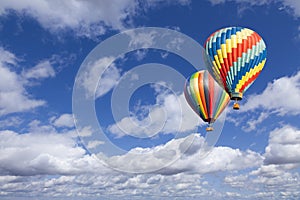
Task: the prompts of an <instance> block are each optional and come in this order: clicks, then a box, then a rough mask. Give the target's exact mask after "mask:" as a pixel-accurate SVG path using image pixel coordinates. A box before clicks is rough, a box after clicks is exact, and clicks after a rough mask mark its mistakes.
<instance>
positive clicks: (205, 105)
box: [184, 70, 230, 124]
mask: <svg viewBox="0 0 300 200" xmlns="http://www.w3.org/2000/svg"><path fill="white" fill-rule="evenodd" d="M184 95H185V98H186V100H187V102H188V104H189V105H190V106H191V108H192V109H193V110H194V112H196V113H197V114H198V115H199V117H200V118H201V119H202V120H203V121H205V122H208V123H209V124H210V123H213V122H214V121H215V120H216V119H217V118H218V116H219V115H220V114H221V113H222V111H223V110H224V109H225V108H226V106H227V105H228V102H229V100H230V98H229V95H228V94H227V93H226V91H225V90H224V89H223V88H222V87H220V86H219V84H218V83H217V82H216V81H215V80H214V79H213V77H212V76H211V75H210V74H209V72H208V71H206V70H203V71H199V72H196V73H194V74H192V75H191V76H190V77H189V78H188V79H187V80H186V82H185V87H184Z"/></svg>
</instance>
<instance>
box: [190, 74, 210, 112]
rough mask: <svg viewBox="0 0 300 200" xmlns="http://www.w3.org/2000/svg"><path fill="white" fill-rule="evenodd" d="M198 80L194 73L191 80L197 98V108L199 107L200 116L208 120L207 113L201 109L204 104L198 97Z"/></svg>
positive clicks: (197, 75)
mask: <svg viewBox="0 0 300 200" xmlns="http://www.w3.org/2000/svg"><path fill="white" fill-rule="evenodd" d="M198 79H199V73H196V74H195V76H194V77H193V79H192V84H193V88H195V89H196V92H195V95H196V98H197V103H198V106H199V107H200V112H202V114H203V115H204V117H205V118H208V116H207V113H206V111H205V109H204V107H203V103H204V102H202V100H201V97H200V92H199V84H198Z"/></svg>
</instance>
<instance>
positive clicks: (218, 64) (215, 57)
mask: <svg viewBox="0 0 300 200" xmlns="http://www.w3.org/2000/svg"><path fill="white" fill-rule="evenodd" d="M214 59H215V61H216V64H217V66H218V69H221V65H220V62H219V57H218V55H215V56H214Z"/></svg>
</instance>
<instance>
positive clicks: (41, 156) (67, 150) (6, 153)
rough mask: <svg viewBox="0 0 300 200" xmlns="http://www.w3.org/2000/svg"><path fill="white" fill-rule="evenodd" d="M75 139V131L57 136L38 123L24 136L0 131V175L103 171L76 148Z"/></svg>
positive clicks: (96, 160) (33, 124) (94, 158)
mask: <svg viewBox="0 0 300 200" xmlns="http://www.w3.org/2000/svg"><path fill="white" fill-rule="evenodd" d="M74 137H75V133H74V131H70V132H62V133H59V132H57V131H56V129H55V128H54V127H52V126H50V125H41V124H40V123H39V122H37V121H33V122H32V123H31V124H30V128H29V132H28V133H25V134H19V133H17V132H14V131H11V130H4V131H0V138H1V141H0V146H1V149H0V152H1V156H0V160H1V162H0V163H1V164H0V174H1V175H12V176H33V175H40V174H46V175H51V174H53V175H54V174H56V175H57V174H65V175H70V174H78V173H86V172H91V171H95V169H96V168H97V169H99V168H102V167H103V165H101V163H100V162H99V161H98V159H97V158H96V157H95V156H90V155H86V152H85V150H84V149H83V148H81V147H79V146H77V144H76V140H75V139H74ZM101 166H102V167H101Z"/></svg>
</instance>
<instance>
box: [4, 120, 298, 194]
mask: <svg viewBox="0 0 300 200" xmlns="http://www.w3.org/2000/svg"><path fill="white" fill-rule="evenodd" d="M297 131H298V130H297V129H295V128H293V127H289V126H286V127H283V128H282V130H281V129H280V130H279V129H276V130H274V131H273V132H271V134H270V139H269V146H271V145H272V144H276V143H280V144H284V145H287V146H288V145H291V144H292V145H294V144H296V143H297V142H298V135H297V134H298V133H297ZM298 132H299V131H298ZM101 144H102V142H101V141H97V140H95V141H93V142H91V143H89V144H88V145H89V146H90V148H93V147H96V146H97V145H101ZM0 146H1V149H0V190H1V194H0V196H1V199H2V197H3V198H4V199H5V197H12V196H14V195H13V194H14V193H15V192H18V194H20V195H21V196H22V195H24V196H28V194H29V195H37V194H43V195H45V199H46V198H47V197H49V198H50V197H53V195H55V196H57V197H61V198H63V197H66V196H70V197H74V198H79V196H78V194H79V193H80V194H81V196H80V197H81V198H82V197H98V196H97V195H100V196H101V197H102V198H104V197H105V195H108V197H110V199H113V198H115V197H116V198H120V196H121V197H122V199H130V198H132V195H133V194H134V196H136V197H137V199H140V198H141V197H142V196H146V197H147V199H151V198H152V197H153V199H158V198H161V197H163V196H170V195H171V196H174V194H176V195H178V196H183V197H184V198H185V199H186V198H187V197H188V198H197V199H199V198H202V197H203V198H207V197H214V199H218V198H221V199H222V198H229V197H232V198H234V197H233V196H235V197H237V196H239V195H241V194H243V189H245V188H247V191H248V192H247V195H246V196H245V198H250V199H253V198H271V197H272V194H273V196H274V195H275V194H276V195H279V196H280V197H289V196H291V195H294V196H297V195H299V192H298V190H297V189H295V188H299V186H300V182H299V180H300V179H299V178H300V177H299V174H298V173H297V172H292V171H291V170H292V169H294V168H295V167H297V166H299V163H294V162H293V159H292V160H290V158H289V155H290V154H286V155H284V156H287V157H286V158H283V156H280V159H281V160H282V159H285V161H286V162H280V163H278V162H277V163H275V164H271V163H268V164H267V163H266V162H265V163H264V160H265V161H266V159H268V158H270V156H271V157H274V154H272V155H271V154H269V152H268V151H267V150H266V153H265V155H263V156H262V155H260V154H259V153H256V152H253V151H251V150H246V151H242V150H239V149H233V148H230V147H223V146H216V147H208V146H207V145H206V143H205V140H204V138H203V137H201V136H200V135H199V134H192V135H190V136H188V137H185V138H179V139H173V140H171V141H169V142H167V143H166V144H162V145H158V146H155V147H149V148H140V147H137V148H134V149H131V150H130V151H129V152H128V153H125V154H123V155H118V156H111V157H107V158H106V160H105V162H106V165H105V166H104V165H103V164H102V162H100V161H99V160H98V158H97V157H96V156H95V155H89V154H86V151H85V150H84V149H83V148H82V147H81V146H78V145H77V143H76V133H75V130H68V129H63V130H62V131H61V132H59V131H58V130H57V129H56V127H55V126H53V125H51V124H43V123H42V122H40V121H37V120H34V121H32V122H31V123H29V126H28V130H27V131H25V133H23V134H19V133H17V132H15V131H12V130H4V131H0ZM294 148H295V149H294V150H295V151H294V150H293V152H297V151H296V149H299V147H297V146H294ZM274 152H275V151H273V153H274ZM276 152H277V151H276ZM283 152H286V153H287V151H283ZM277 153H278V152H277ZM279 155H280V154H279ZM298 160H299V159H298ZM160 164H165V165H163V167H164V168H162V169H159V170H158V171H151V170H153V169H154V168H158V167H157V165H160ZM110 167H113V168H117V169H119V170H121V171H123V172H117V171H114V170H112V169H110ZM253 168H254V169H253ZM248 169H253V170H252V171H250V172H249V171H248ZM243 170H246V173H244V174H243V173H242V174H240V173H239V172H240V171H243ZM126 171H131V172H133V171H135V172H136V173H133V174H132V173H126ZM142 171H143V172H145V171H149V172H151V173H146V174H139V173H138V172H142ZM220 172H226V176H225V177H224V184H226V185H229V186H231V187H232V188H233V189H230V190H226V191H222V190H218V189H214V190H211V186H212V184H213V183H212V182H211V181H210V178H208V179H206V178H205V177H207V176H212V177H211V178H212V179H214V178H216V177H214V175H213V174H215V173H218V174H219V173H220ZM36 175H39V176H36ZM41 175H55V176H47V178H45V176H41ZM218 178H220V177H218ZM33 183H34V184H33ZM45 188H46V189H45ZM234 188H236V189H237V190H234ZM262 188H263V189H262ZM194 190H197V191H198V192H196V193H195V192H192V191H194ZM249 191H250V192H249ZM251 191H253V192H251ZM41 192H42V193H41ZM152 194H159V195H158V196H153V195H152ZM5 195H6V196H5Z"/></svg>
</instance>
